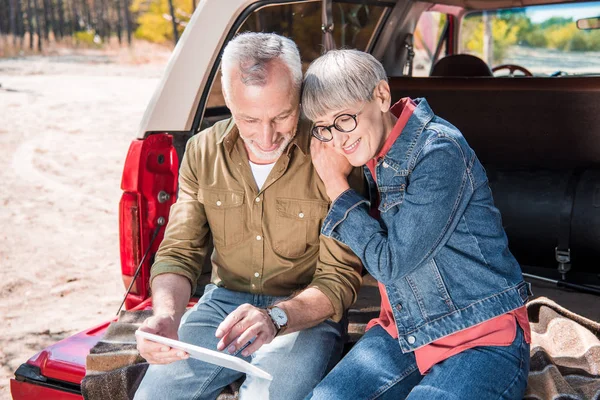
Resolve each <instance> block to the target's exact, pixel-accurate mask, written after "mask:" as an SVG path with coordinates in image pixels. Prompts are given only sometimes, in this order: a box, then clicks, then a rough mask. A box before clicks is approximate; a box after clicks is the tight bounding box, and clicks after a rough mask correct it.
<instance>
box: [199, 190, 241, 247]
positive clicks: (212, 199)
mask: <svg viewBox="0 0 600 400" xmlns="http://www.w3.org/2000/svg"><path fill="white" fill-rule="evenodd" d="M198 201H200V202H201V203H202V204H204V210H205V212H206V218H207V219H208V225H209V227H210V232H211V234H212V237H213V241H214V242H215V243H216V244H219V245H221V246H225V247H230V246H234V245H236V244H238V243H240V242H242V241H243V240H244V218H243V217H244V208H243V205H244V192H243V191H238V190H229V189H213V188H210V189H209V188H199V190H198Z"/></svg>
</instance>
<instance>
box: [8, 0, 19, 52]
mask: <svg viewBox="0 0 600 400" xmlns="http://www.w3.org/2000/svg"><path fill="white" fill-rule="evenodd" d="M16 3H17V2H16V0H10V1H9V8H10V11H9V14H10V32H11V33H12V35H13V47H17V35H18V32H17V4H16Z"/></svg>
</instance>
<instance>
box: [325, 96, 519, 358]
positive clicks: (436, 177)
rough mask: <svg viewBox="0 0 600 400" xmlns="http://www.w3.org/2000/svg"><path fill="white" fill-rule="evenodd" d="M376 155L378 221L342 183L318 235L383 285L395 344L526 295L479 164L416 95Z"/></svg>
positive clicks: (451, 328) (461, 324) (491, 313)
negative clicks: (398, 129) (347, 251)
mask: <svg viewBox="0 0 600 400" xmlns="http://www.w3.org/2000/svg"><path fill="white" fill-rule="evenodd" d="M415 102H416V103H417V107H416V109H415V110H414V112H413V114H412V116H411V117H410V119H409V121H408V123H407V125H406V126H405V128H404V129H403V131H402V133H401V135H400V137H399V138H398V139H397V140H396V142H395V143H394V144H393V145H392V148H391V149H390V151H389V152H388V153H387V154H386V155H385V156H384V157H383V159H382V160H380V161H379V162H378V163H377V166H376V169H375V171H376V176H377V183H375V181H374V179H373V176H372V175H371V173H370V172H369V170H368V168H366V167H365V168H364V172H365V175H366V178H367V181H368V184H369V189H370V193H371V196H370V197H371V199H374V198H375V199H376V197H374V196H377V190H379V196H380V203H379V211H380V220H376V219H374V218H372V217H371V216H370V215H369V208H370V203H371V202H370V201H368V200H367V199H365V198H363V197H362V196H361V195H359V194H358V193H357V192H355V191H354V190H352V189H349V190H347V191H345V192H344V193H342V194H341V195H340V196H339V197H338V198H337V199H336V200H335V201H334V203H333V205H332V207H331V209H330V211H329V213H328V215H327V217H326V219H325V221H324V223H323V228H322V234H323V235H325V236H328V237H333V238H334V239H336V240H338V241H340V242H342V243H344V244H346V245H347V246H349V247H350V248H351V249H352V250H353V251H354V252H355V253H356V254H357V255H358V256H359V257H360V258H361V260H362V262H363V265H364V266H365V268H366V269H367V270H368V271H369V273H371V275H372V276H373V277H374V278H375V279H377V280H378V281H379V282H382V283H383V284H384V285H385V288H386V291H387V295H388V298H389V300H390V304H391V306H392V311H393V313H394V319H395V322H396V326H397V327H398V334H399V335H398V341H399V343H400V347H401V349H402V351H403V352H409V351H413V350H415V349H417V348H419V347H421V346H424V345H426V344H428V343H430V342H433V341H435V340H437V339H439V338H442V337H444V336H447V335H450V334H452V333H455V332H457V331H460V330H463V329H466V328H468V327H471V326H473V325H476V324H479V323H481V322H484V321H486V320H488V319H491V318H494V317H496V316H498V315H501V314H504V313H506V312H509V311H511V310H514V309H516V308H519V307H521V306H523V305H524V304H525V302H526V300H527V298H528V295H529V294H530V291H529V287H528V285H527V284H526V283H525V282H524V281H523V277H522V274H521V269H520V266H519V264H518V262H517V260H516V259H515V258H514V257H513V255H512V254H511V253H510V251H509V249H508V240H507V237H506V234H505V232H504V229H503V227H502V220H501V217H500V212H499V211H498V209H497V208H496V207H495V206H494V202H493V199H492V193H491V190H490V188H489V185H488V180H487V176H486V173H485V170H484V168H483V166H482V165H481V163H480V162H479V160H478V159H477V157H476V155H475V152H474V151H473V150H472V149H471V148H470V147H469V145H468V144H467V142H466V140H465V138H464V137H463V136H462V134H461V133H460V132H459V130H458V129H457V128H455V127H454V126H453V125H451V124H450V123H448V122H447V121H445V120H443V119H441V118H439V117H436V116H435V115H434V114H433V111H432V110H431V108H430V107H429V105H428V104H427V101H426V100H424V99H418V100H416V101H415Z"/></svg>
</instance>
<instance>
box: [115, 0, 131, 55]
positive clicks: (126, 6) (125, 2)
mask: <svg viewBox="0 0 600 400" xmlns="http://www.w3.org/2000/svg"><path fill="white" fill-rule="evenodd" d="M117 1H121V0H117ZM123 8H124V9H125V28H126V29H127V43H128V44H129V45H130V46H131V13H130V12H129V0H123Z"/></svg>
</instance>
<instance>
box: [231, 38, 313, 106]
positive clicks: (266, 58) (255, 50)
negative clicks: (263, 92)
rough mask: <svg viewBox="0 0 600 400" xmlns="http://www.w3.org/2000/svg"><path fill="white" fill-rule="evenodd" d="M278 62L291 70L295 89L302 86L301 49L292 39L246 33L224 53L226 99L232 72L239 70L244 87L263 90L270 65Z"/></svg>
mask: <svg viewBox="0 0 600 400" xmlns="http://www.w3.org/2000/svg"><path fill="white" fill-rule="evenodd" d="M276 59H279V60H281V61H283V63H284V64H285V65H286V66H287V67H288V69H289V70H290V74H291V75H292V81H293V84H294V88H295V89H298V90H299V89H300V86H301V85H302V63H301V61H300V52H299V51H298V46H296V43H294V42H293V41H292V40H291V39H288V38H286V37H284V36H280V35H277V34H275V33H256V32H246V33H242V34H240V35H237V36H236V37H235V38H233V39H232V40H231V41H230V42H229V43H228V44H227V46H226V47H225V50H223V57H222V58H221V73H222V74H221V85H222V87H223V94H224V95H225V97H226V98H227V97H228V96H227V94H228V91H229V87H230V83H231V71H232V68H234V67H235V68H239V70H240V71H241V79H242V82H243V83H244V84H245V85H248V86H250V85H256V86H264V85H265V84H266V83H267V68H266V66H267V64H268V63H269V62H271V61H273V60H276Z"/></svg>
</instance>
